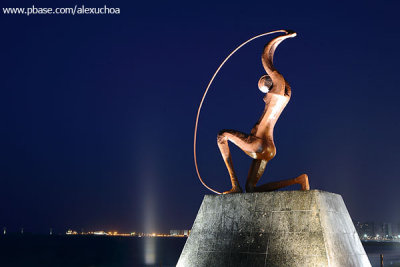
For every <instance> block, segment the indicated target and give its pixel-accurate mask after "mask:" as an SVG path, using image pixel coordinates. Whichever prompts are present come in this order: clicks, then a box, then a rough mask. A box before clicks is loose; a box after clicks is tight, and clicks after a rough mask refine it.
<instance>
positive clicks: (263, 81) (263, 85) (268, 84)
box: [258, 74, 272, 93]
mask: <svg viewBox="0 0 400 267" xmlns="http://www.w3.org/2000/svg"><path fill="white" fill-rule="evenodd" d="M271 88H272V79H271V77H269V76H268V75H267V74H266V75H263V76H261V78H260V80H258V89H260V91H261V92H263V93H268V92H269V90H271Z"/></svg>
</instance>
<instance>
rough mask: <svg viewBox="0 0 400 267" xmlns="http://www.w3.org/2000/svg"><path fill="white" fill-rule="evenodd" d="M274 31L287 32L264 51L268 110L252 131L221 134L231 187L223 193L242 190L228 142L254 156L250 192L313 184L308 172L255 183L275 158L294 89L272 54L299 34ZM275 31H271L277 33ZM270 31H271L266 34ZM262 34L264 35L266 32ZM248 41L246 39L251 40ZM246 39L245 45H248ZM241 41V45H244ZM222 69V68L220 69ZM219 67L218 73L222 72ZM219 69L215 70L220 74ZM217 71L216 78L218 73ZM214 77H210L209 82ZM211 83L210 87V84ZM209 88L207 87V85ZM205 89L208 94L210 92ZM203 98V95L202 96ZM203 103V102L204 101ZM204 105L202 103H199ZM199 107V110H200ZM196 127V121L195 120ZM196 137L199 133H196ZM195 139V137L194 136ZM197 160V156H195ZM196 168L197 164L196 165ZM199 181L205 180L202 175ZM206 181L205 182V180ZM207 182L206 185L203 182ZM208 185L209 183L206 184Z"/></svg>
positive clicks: (261, 83) (261, 82)
mask: <svg viewBox="0 0 400 267" xmlns="http://www.w3.org/2000/svg"><path fill="white" fill-rule="evenodd" d="M275 32H284V33H285V34H284V35H281V36H278V37H276V38H274V39H272V40H271V41H270V42H269V43H268V44H267V45H266V46H265V48H264V51H263V53H262V57H261V58H262V64H263V66H264V69H265V71H266V73H267V74H266V75H264V76H262V77H261V78H260V80H259V81H258V88H259V89H260V90H261V91H262V92H263V93H266V95H265V97H264V102H265V109H264V112H263V114H262V115H261V118H260V119H259V120H258V122H257V123H256V125H255V126H254V127H253V129H252V130H251V132H250V134H245V133H242V132H239V131H235V130H222V131H220V133H219V134H218V138H217V140H218V147H219V150H220V151H221V155H222V158H223V159H224V162H225V164H226V167H227V168H228V171H229V175H230V179H231V183H232V189H231V190H229V191H226V192H224V194H227V193H238V192H242V188H241V187H240V185H239V182H238V179H237V177H236V174H235V171H234V169H233V164H232V157H231V153H230V151H229V145H228V141H230V142H232V143H233V144H235V145H236V146H238V147H239V148H240V149H241V150H243V152H245V153H246V154H247V155H248V156H250V157H251V158H253V162H252V164H251V166H250V170H249V174H248V177H247V181H246V191H247V192H265V191H273V190H277V189H279V188H283V187H286V186H289V185H293V184H300V185H301V189H302V190H309V189H310V186H309V183H308V176H307V175H306V174H302V175H300V176H298V177H297V178H293V179H289V180H283V181H278V182H271V183H267V184H264V185H260V186H256V184H257V182H258V181H259V180H260V178H261V176H262V174H263V173H264V170H265V167H266V165H267V163H268V162H269V161H270V160H271V159H273V158H274V157H275V154H276V148H275V145H274V138H273V131H274V126H275V124H276V122H277V120H278V118H279V116H280V115H281V113H282V111H283V109H284V108H285V107H286V104H287V103H288V102H289V99H290V95H291V88H290V86H289V84H288V83H287V82H286V80H285V79H284V78H283V76H282V75H281V74H280V73H279V72H278V71H277V70H276V69H275V67H274V65H273V57H274V52H275V49H276V48H277V46H278V45H279V44H280V43H281V42H282V41H283V40H285V39H287V38H292V37H295V36H296V33H295V32H292V31H285V30H280V31H275ZM275 32H272V33H275ZM267 34H270V33H267ZM267 34H263V35H267ZM263 35H259V36H256V37H254V38H252V39H250V40H249V41H251V40H253V39H255V38H258V37H260V36H263ZM249 41H247V42H249ZM247 42H245V43H244V44H246V43H247ZM244 44H242V45H241V46H243V45H244ZM241 46H239V47H238V48H237V49H236V50H234V51H233V52H232V53H231V55H232V54H233V53H235V52H236V51H237V50H238V49H239V48H240V47H241ZM231 55H229V56H228V57H227V58H226V59H225V61H224V62H223V63H222V64H221V65H220V68H221V67H222V65H223V64H224V63H225V62H226V61H227V59H228V58H229V57H230V56H231ZM220 68H219V69H220ZM219 69H218V70H217V72H218V71H219ZM217 72H216V73H217ZM216 73H215V74H214V77H215V75H216ZM214 77H213V78H212V79H211V81H210V84H211V82H212V80H213V79H214ZM210 84H209V86H210ZM209 86H208V87H209ZM207 90H208V88H207ZM207 90H206V93H207ZM203 100H204V97H203ZM201 104H202V103H201ZM200 108H201V105H200ZM200 108H199V111H200ZM196 129H197V123H196ZM195 138H196V136H195ZM195 141H196V139H195ZM195 160H196V158H195ZM196 170H197V172H198V169H197V164H196ZM199 178H200V180H201V181H202V179H201V177H200V175H199ZM202 183H203V184H204V182H203V181H202ZM204 185H205V184H204ZM205 186H206V185H205ZM206 187H207V188H208V189H210V190H212V191H213V192H216V193H220V192H218V191H215V190H213V189H211V188H209V187H208V186H206Z"/></svg>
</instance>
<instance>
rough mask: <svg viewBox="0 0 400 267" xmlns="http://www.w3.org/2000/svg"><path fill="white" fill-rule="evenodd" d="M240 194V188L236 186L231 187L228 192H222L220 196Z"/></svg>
mask: <svg viewBox="0 0 400 267" xmlns="http://www.w3.org/2000/svg"><path fill="white" fill-rule="evenodd" d="M242 192H243V190H242V188H241V187H240V186H239V185H238V186H234V187H232V189H231V190H229V191H225V192H223V193H222V194H224V195H225V194H232V193H242Z"/></svg>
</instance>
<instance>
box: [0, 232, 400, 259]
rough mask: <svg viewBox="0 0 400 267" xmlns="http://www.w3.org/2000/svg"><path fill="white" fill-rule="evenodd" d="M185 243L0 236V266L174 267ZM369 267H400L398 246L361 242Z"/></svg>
mask: <svg viewBox="0 0 400 267" xmlns="http://www.w3.org/2000/svg"><path fill="white" fill-rule="evenodd" d="M185 242H186V238H178V237H175V238H174V237H168V238H167V237H117V236H89V235H86V236H82V235H76V236H73V235H72V236H66V235H52V236H49V235H5V236H4V235H3V236H0V266H2V267H14V266H18V267H19V266H24V267H25V266H29V267H35V266H40V267H80V266H82V267H83V266H85V267H114V266H115V267H117V266H131V267H132V266H133V267H136V266H138V267H140V266H163V267H167V266H175V265H176V263H177V261H178V259H179V255H180V253H181V251H182V249H183V246H184V244H185ZM363 245H364V248H365V251H366V252H367V255H368V257H369V259H370V261H371V264H372V266H374V267H375V266H377V267H378V266H380V254H383V256H384V264H385V266H400V243H389V242H387V243H382V242H380V243H375V242H364V243H363Z"/></svg>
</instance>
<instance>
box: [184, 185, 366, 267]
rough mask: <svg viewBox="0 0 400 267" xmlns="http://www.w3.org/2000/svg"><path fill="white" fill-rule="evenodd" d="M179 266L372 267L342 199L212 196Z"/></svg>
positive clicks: (293, 194) (286, 194)
mask: <svg viewBox="0 0 400 267" xmlns="http://www.w3.org/2000/svg"><path fill="white" fill-rule="evenodd" d="M177 266H184V267H188V266H193V267H201V266H279V267H282V266H290V267H293V266H301V267H304V266H324V267H325V266H363V267H364V266H371V264H370V262H369V260H368V257H367V255H366V254H365V251H364V248H363V246H362V244H361V242H360V239H359V237H358V235H357V232H356V230H355V228H354V225H353V223H352V221H351V218H350V215H349V213H348V211H347V209H346V206H345V204H344V202H343V199H342V197H341V196H340V195H337V194H333V193H328V192H323V191H319V190H311V191H276V192H268V193H245V194H229V195H206V196H205V197H204V200H203V203H202V204H201V207H200V210H199V212H198V214H197V217H196V220H195V222H194V224H193V228H192V231H191V233H190V236H189V238H188V239H187V241H186V244H185V247H184V249H183V251H182V254H181V256H180V258H179V261H178V265H177Z"/></svg>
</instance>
